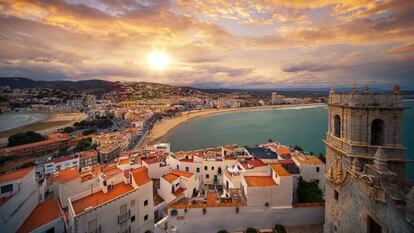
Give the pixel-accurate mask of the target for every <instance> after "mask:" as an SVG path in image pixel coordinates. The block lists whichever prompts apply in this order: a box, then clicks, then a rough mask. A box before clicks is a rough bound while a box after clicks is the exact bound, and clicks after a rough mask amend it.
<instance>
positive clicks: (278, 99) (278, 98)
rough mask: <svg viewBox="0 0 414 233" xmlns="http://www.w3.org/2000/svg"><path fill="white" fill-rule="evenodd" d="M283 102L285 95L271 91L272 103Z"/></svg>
mask: <svg viewBox="0 0 414 233" xmlns="http://www.w3.org/2000/svg"><path fill="white" fill-rule="evenodd" d="M284 102H285V97H284V96H283V95H278V94H277V92H272V104H283V103H284Z"/></svg>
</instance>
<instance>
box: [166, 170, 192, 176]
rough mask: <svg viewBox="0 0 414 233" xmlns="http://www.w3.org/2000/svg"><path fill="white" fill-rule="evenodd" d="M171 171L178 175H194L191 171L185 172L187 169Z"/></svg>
mask: <svg viewBox="0 0 414 233" xmlns="http://www.w3.org/2000/svg"><path fill="white" fill-rule="evenodd" d="M171 173H172V174H174V175H177V176H183V177H185V178H191V177H192V176H193V175H194V174H193V173H191V172H185V171H181V170H175V171H172V172H171Z"/></svg>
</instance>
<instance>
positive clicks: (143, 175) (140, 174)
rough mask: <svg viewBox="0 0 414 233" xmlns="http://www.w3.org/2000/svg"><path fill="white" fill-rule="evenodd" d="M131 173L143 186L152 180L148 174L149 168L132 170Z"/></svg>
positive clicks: (137, 182) (138, 183) (136, 181)
mask: <svg viewBox="0 0 414 233" xmlns="http://www.w3.org/2000/svg"><path fill="white" fill-rule="evenodd" d="M131 174H132V177H133V178H134V180H135V183H136V184H137V185H138V186H142V185H144V184H146V183H148V182H150V181H151V178H150V177H149V176H148V168H146V167H140V168H137V169H134V170H131Z"/></svg>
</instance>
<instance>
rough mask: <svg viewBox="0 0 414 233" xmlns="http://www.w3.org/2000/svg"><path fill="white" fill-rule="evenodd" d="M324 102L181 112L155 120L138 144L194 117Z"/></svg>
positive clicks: (154, 139)
mask: <svg viewBox="0 0 414 233" xmlns="http://www.w3.org/2000/svg"><path fill="white" fill-rule="evenodd" d="M323 105H325V104H315V103H312V104H290V105H266V106H257V107H242V108H225V109H206V110H197V111H189V112H183V113H182V114H181V115H180V116H178V117H173V118H164V119H162V120H161V121H160V122H157V123H156V124H155V125H154V127H153V128H152V130H151V132H149V133H147V135H146V136H145V138H144V139H143V140H142V142H141V143H140V145H145V144H154V143H158V142H159V141H161V140H162V139H163V138H164V137H165V136H166V135H167V134H168V133H169V132H171V131H172V130H173V129H174V128H175V127H177V126H178V125H180V124H183V123H184V122H186V121H188V120H191V119H196V118H199V117H206V116H211V115H216V114H223V113H229V112H238V111H257V110H269V109H284V108H303V107H317V106H323Z"/></svg>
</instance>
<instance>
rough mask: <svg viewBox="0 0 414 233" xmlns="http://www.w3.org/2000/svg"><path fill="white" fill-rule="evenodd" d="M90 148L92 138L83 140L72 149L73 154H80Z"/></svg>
mask: <svg viewBox="0 0 414 233" xmlns="http://www.w3.org/2000/svg"><path fill="white" fill-rule="evenodd" d="M91 146H92V138H84V139H82V140H80V141H79V142H78V144H77V145H76V146H75V148H74V149H73V152H75V153H76V152H80V151H84V150H88V149H90V148H91Z"/></svg>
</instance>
